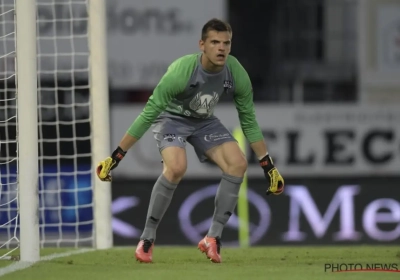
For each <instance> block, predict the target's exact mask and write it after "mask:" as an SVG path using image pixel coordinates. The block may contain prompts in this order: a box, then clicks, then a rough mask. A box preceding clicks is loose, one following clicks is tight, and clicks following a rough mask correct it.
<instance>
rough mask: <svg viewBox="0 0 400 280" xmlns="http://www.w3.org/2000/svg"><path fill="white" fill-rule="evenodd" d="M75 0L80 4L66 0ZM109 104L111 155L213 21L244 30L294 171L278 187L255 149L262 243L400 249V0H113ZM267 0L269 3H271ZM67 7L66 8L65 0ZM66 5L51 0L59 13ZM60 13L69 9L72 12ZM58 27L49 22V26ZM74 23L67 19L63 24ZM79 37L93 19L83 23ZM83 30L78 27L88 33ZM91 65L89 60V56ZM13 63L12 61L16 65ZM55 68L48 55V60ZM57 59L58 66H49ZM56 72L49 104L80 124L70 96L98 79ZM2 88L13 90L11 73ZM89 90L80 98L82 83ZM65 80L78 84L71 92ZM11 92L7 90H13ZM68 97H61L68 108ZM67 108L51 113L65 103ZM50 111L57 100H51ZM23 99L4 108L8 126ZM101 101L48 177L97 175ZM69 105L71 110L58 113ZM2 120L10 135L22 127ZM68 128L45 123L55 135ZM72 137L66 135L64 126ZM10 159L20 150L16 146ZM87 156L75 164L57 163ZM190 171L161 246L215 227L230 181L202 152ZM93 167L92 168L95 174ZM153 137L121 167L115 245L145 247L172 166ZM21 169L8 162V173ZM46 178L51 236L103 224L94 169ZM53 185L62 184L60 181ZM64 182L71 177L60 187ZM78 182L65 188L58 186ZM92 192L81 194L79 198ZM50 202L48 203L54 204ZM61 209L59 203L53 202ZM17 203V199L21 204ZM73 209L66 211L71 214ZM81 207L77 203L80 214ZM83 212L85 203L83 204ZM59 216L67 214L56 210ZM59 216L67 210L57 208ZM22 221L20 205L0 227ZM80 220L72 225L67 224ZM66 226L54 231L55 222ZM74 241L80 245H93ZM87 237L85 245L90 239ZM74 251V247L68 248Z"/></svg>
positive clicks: (46, 131)
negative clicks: (161, 180)
mask: <svg viewBox="0 0 400 280" xmlns="http://www.w3.org/2000/svg"><path fill="white" fill-rule="evenodd" d="M66 2H68V1H66ZM107 3H108V4H109V5H108V10H107V13H108V15H107V16H108V32H109V33H108V62H109V84H110V88H109V102H110V110H111V111H110V112H111V120H110V126H111V135H104V137H110V139H111V143H112V145H111V149H113V147H115V146H116V145H117V144H118V141H119V140H120V137H121V136H122V135H123V133H124V132H125V130H126V129H127V128H128V126H129V125H130V123H131V122H132V121H133V120H134V118H135V117H136V116H137V115H138V114H139V112H140V110H141V109H142V107H143V106H144V102H146V100H147V99H148V97H149V96H150V94H151V93H152V90H153V88H154V87H155V86H156V84H157V82H158V80H159V79H160V77H161V76H162V75H163V73H164V71H165V69H166V67H167V66H168V64H169V63H171V62H172V61H173V60H174V59H176V58H178V57H179V56H181V55H184V54H187V53H192V52H197V51H198V48H197V43H198V40H199V38H200V30H201V27H202V25H203V24H204V23H205V22H206V21H207V20H208V19H209V18H211V17H220V18H223V19H226V20H227V21H229V22H230V23H231V25H232V28H233V47H232V55H234V56H236V57H237V58H238V59H239V60H240V61H241V63H242V64H243V66H244V67H245V68H246V69H247V71H248V73H249V75H250V77H251V79H252V82H253V87H254V101H255V104H256V109H257V115H258V121H259V123H260V125H261V127H262V129H263V132H264V135H265V138H266V140H267V143H268V146H269V151H270V153H271V155H272V156H273V158H274V159H275V161H276V164H277V166H278V167H279V169H280V171H281V173H282V175H283V176H284V178H285V179H286V185H287V187H286V192H285V194H284V195H282V196H279V197H272V198H267V197H265V195H264V191H265V181H264V179H263V173H262V170H261V169H260V168H259V166H258V165H257V161H256V160H255V157H254V155H253V154H252V153H251V152H250V150H249V149H248V161H249V171H248V176H249V177H248V180H249V182H248V188H249V192H248V199H249V201H248V202H249V209H250V210H249V211H250V215H249V221H250V243H251V245H254V246H255V245H289V244H290V245H294V244H296V245H310V244H321V245H335V244H351V245H353V244H398V243H399V241H400V200H399V198H400V126H399V122H400V3H399V2H398V1H394V0H379V1H378V0H359V1H357V0H263V1H261V2H260V1H257V0H247V1H239V0H230V1H227V0H212V1H195V0H162V1H161V0H159V1H133V0H108V1H107ZM261 3H262V5H261ZM260 5H261V6H260ZM60 9H61V10H62V7H61V8H60ZM51 13H52V11H50V10H46V7H45V6H43V10H42V11H41V15H42V16H43V17H44V18H45V17H46V16H47V15H51ZM58 15H60V16H62V15H63V13H62V12H60V13H59V14H58ZM46 28H48V29H47V30H50V28H49V27H48V26H47V27H46V26H45V25H44V26H43V27H42V32H46ZM57 28H60V29H62V28H63V27H62V26H61V25H60V26H59V27H57ZM75 28H76V30H75V29H74V30H75V31H76V32H77V34H79V32H80V31H82V30H84V29H85V26H84V25H82V26H80V25H79V24H77V25H76V26H75ZM75 31H74V32H75ZM75 59H77V60H76V63H77V64H79V58H77V57H76V58H75ZM7 63H11V62H10V61H7V60H5V62H4V63H3V62H2V63H1V64H0V67H3V70H2V71H3V72H4V71H6V70H5V69H7V67H8V66H7ZM43 63H45V62H43ZM43 65H44V64H43ZM72 76H73V78H65V77H62V78H59V79H58V80H54V76H52V77H51V78H48V77H47V78H46V76H45V75H43V76H41V78H40V79H41V80H40V83H41V85H42V87H54V83H56V84H57V87H58V88H59V90H58V92H57V95H56V96H58V98H54V92H53V93H51V94H48V95H46V94H45V93H43V94H41V101H42V103H43V104H47V105H48V107H42V108H41V114H42V117H43V118H44V120H46V119H48V120H51V119H53V118H55V117H57V118H59V119H58V121H62V120H69V119H71V112H69V111H68V104H70V103H71V100H70V99H71V98H70V97H68V96H71V94H72V95H73V96H74V97H73V100H79V101H80V102H82V103H85V102H86V100H87V99H88V91H87V88H85V87H84V86H83V87H78V86H79V85H80V84H82V85H87V83H88V82H87V76H85V75H79V74H75V75H72ZM0 83H2V86H1V88H3V89H11V88H12V87H13V84H12V83H10V84H7V80H2V81H0ZM71 84H73V85H74V87H75V89H74V90H73V91H72V92H71V89H69V87H70V85H71ZM64 88H65V89H64ZM6 92H7V90H6ZM56 102H58V103H57V104H56ZM63 104H64V105H66V106H65V108H64V109H60V110H58V111H57V110H53V111H52V110H51V109H49V108H50V107H51V106H52V105H54V106H58V107H59V108H63V106H62V105H63ZM49 106H50V107H49ZM9 109H10V107H7V105H4V104H3V105H2V107H0V117H1V118H2V120H5V119H6V118H7V116H8V114H9V113H7V112H6V110H9ZM88 110H89V106H80V107H76V108H75V110H74V112H75V113H74V117H75V122H78V123H79V125H78V126H77V127H75V129H74V128H73V129H69V128H68V127H67V126H65V127H64V128H63V130H62V133H63V137H64V138H65V139H76V138H80V141H79V142H78V141H75V140H74V141H72V140H70V141H61V142H59V143H58V146H55V145H53V144H52V143H51V142H43V143H42V146H41V147H42V148H41V155H42V156H46V157H45V158H43V163H44V165H43V166H44V167H43V168H44V169H45V170H47V171H46V172H47V174H51V173H52V172H53V173H58V174H61V173H62V172H64V171H65V172H68V170H69V169H70V168H71V164H78V169H79V170H80V169H82V170H88V166H89V165H90V157H89V156H88V155H90V153H91V146H90V140H89V139H86V140H85V137H88V135H89V133H90V132H89V131H90V130H89V128H90V123H89V122H88V115H89V112H88ZM55 112H58V113H57V116H55V114H56V113H55ZM216 115H217V116H218V117H220V118H221V120H222V121H223V122H224V123H225V124H226V125H227V126H228V127H229V128H230V129H232V130H233V129H235V128H236V127H237V125H238V123H237V118H236V111H235V108H234V105H233V103H232V100H231V96H226V97H225V98H224V99H223V100H221V101H220V103H219V105H218V106H217V108H216ZM6 130H7V128H6V127H4V126H3V127H2V137H3V138H4V137H10V133H12V132H11V129H8V131H7V132H6ZM56 130H57V129H56V128H55V126H52V125H42V127H41V131H42V133H43V135H42V137H44V138H46V135H47V136H48V137H55V136H56ZM57 133H58V132H57ZM1 148H2V149H1V155H2V158H8V157H10V156H12V155H13V153H14V151H15V146H13V145H11V144H7V145H5V144H4V143H3V144H2V147H1ZM59 150H61V151H64V152H65V154H72V153H78V155H79V154H81V156H75V157H74V160H76V161H74V162H73V163H71V160H69V159H67V158H59V157H58V158H57V160H55V159H54V158H52V155H55V154H56V153H57V152H58V151H59ZM188 160H189V166H188V171H187V174H186V176H185V179H184V181H183V182H182V183H181V185H180V187H179V189H178V191H177V192H176V193H175V196H174V200H173V201H172V204H171V207H170V209H169V210H168V212H167V214H166V215H165V218H164V220H163V221H162V224H161V225H160V227H159V231H158V232H159V234H158V240H157V244H158V245H193V244H196V243H197V242H198V240H199V239H200V238H201V237H202V236H203V235H204V234H205V232H206V229H207V227H208V224H209V221H210V219H211V216H212V212H213V194H214V193H215V189H216V185H217V184H218V182H219V180H220V173H219V171H218V170H217V169H216V168H215V167H214V166H209V165H203V164H200V163H199V162H198V160H197V158H196V157H195V154H194V152H193V150H192V148H191V147H188ZM90 168H91V167H90V166H89V169H90ZM161 168H162V166H161V163H160V158H159V154H158V151H157V147H156V144H155V142H154V141H153V139H152V135H151V133H147V134H146V135H145V136H144V138H143V139H142V140H141V141H140V142H139V143H138V144H137V145H136V146H135V147H134V148H133V149H132V150H131V151H130V152H129V154H128V155H127V157H126V159H124V162H123V163H122V164H121V165H120V166H119V167H118V169H117V170H116V171H115V172H114V173H113V176H114V181H113V183H112V199H113V202H112V209H111V211H112V215H113V218H112V227H113V238H114V245H115V246H127V245H129V246H133V245H136V244H137V242H138V238H139V236H140V234H141V230H142V228H143V226H144V222H145V215H146V211H147V204H148V201H149V197H150V193H151V187H152V185H153V183H154V182H155V180H156V178H157V177H158V176H159V174H160V172H161ZM7 172H10V170H8V171H5V170H2V173H7ZM57 178H58V179H57V180H59V181H57V180H56V181H54V178H53V177H52V176H51V175H49V176H47V177H46V176H43V177H41V182H40V186H41V188H43V189H47V190H49V192H47V194H48V195H47V196H43V197H41V203H42V204H41V205H43V207H44V208H43V209H44V210H43V209H42V210H43V211H44V212H41V213H42V214H41V222H42V223H43V224H44V225H48V226H45V227H43V228H42V230H43V233H45V234H49V236H51V234H52V232H54V231H56V232H57V233H58V235H57V240H56V243H54V242H53V243H50V244H49V245H50V246H51V245H54V244H57V245H63V244H62V240H60V239H59V236H60V235H59V232H58V231H60V230H62V231H63V232H64V234H65V235H64V236H67V235H68V233H69V232H73V233H74V234H76V233H77V230H78V231H82V233H81V234H80V235H79V234H78V235H79V236H80V237H79V238H81V239H80V240H79V242H80V241H82V244H85V241H87V240H86V239H85V238H83V236H85V234H84V232H85V231H90V230H91V226H92V225H91V223H90V222H88V223H85V221H92V219H93V217H92V209H91V207H81V206H80V204H82V205H88V201H89V202H90V201H91V191H90V188H89V189H88V188H87V186H88V185H90V180H91V174H90V173H86V175H85V174H83V175H80V176H78V177H76V176H75V177H71V176H63V175H62V174H61V175H60V176H59V177H57ZM52 179H53V180H52ZM60 182H61V183H60ZM61 187H63V188H66V189H78V188H83V189H82V191H79V192H75V193H74V194H73V197H72V195H70V196H68V193H64V195H62V196H61V195H53V196H51V195H50V194H51V192H50V191H51V190H54V193H57V190H58V188H61ZM76 195H78V196H79V197H76ZM46 203H47V204H46ZM46 205H48V206H49V207H48V208H46V207H45V206H46ZM7 207H8V206H7ZM61 208H62V209H64V210H65V211H62V212H60V209H61ZM68 209H69V210H68ZM77 209H79V211H77ZM54 211H56V212H54ZM53 212H54V213H53ZM9 220H10V211H9V208H7V209H6V210H5V211H4V212H2V215H1V216H0V223H1V224H5V223H7V222H8V221H9ZM61 220H62V221H64V222H66V224H67V223H68V224H69V225H73V224H74V223H78V222H79V223H81V224H80V225H81V226H80V227H79V229H77V227H76V226H68V225H66V226H64V227H62V228H61V227H60V221H61ZM53 224H54V225H55V226H52V225H53ZM223 241H224V242H223V244H226V245H238V244H239V237H238V219H237V217H236V216H233V217H232V219H231V220H230V222H229V225H228V226H227V229H226V230H225V232H224V236H223ZM79 242H76V239H74V242H72V244H74V245H81V244H80V243H79ZM78 243H79V244H78ZM66 245H70V243H69V244H66Z"/></svg>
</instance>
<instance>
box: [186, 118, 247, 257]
mask: <svg viewBox="0 0 400 280" xmlns="http://www.w3.org/2000/svg"><path fill="white" fill-rule="evenodd" d="M210 132H211V133H210ZM196 134H197V135H196V136H197V137H193V138H192V139H190V141H189V142H191V144H192V145H193V146H194V147H195V149H196V152H197V155H198V156H199V158H200V160H202V161H203V160H204V159H205V158H208V159H209V160H211V161H213V162H214V163H216V164H217V165H218V166H219V168H220V169H221V170H222V172H223V174H222V179H221V182H220V185H219V187H218V190H217V194H216V196H215V209H214V215H213V219H212V224H211V227H210V229H209V231H208V233H207V235H206V237H205V238H204V239H203V240H201V241H200V242H199V245H198V247H199V249H200V250H201V251H202V252H204V253H206V254H207V257H208V258H209V259H211V261H213V262H221V256H220V247H221V242H220V238H221V236H222V231H223V229H224V226H225V225H226V223H227V222H228V220H229V218H230V217H231V215H232V213H233V212H234V210H235V207H236V205H237V201H238V196H239V189H240V185H241V183H242V181H243V176H244V173H245V172H246V169H247V161H246V158H245V156H244V154H243V152H242V151H241V150H240V148H239V146H238V144H237V142H236V141H235V139H234V138H233V136H232V135H231V134H230V132H229V131H228V130H227V129H226V128H225V127H224V126H223V125H222V124H221V123H220V122H219V121H218V120H216V121H214V123H213V124H212V125H209V126H207V129H206V130H205V131H199V132H198V133H196ZM188 140H189V139H188Z"/></svg>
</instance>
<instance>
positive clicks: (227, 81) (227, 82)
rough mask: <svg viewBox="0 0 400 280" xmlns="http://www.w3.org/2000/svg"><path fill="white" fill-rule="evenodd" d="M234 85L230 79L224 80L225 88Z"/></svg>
mask: <svg viewBox="0 0 400 280" xmlns="http://www.w3.org/2000/svg"><path fill="white" fill-rule="evenodd" d="M232 87H233V83H232V81H229V80H225V81H224V88H229V89H231V88H232Z"/></svg>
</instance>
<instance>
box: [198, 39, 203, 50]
mask: <svg viewBox="0 0 400 280" xmlns="http://www.w3.org/2000/svg"><path fill="white" fill-rule="evenodd" d="M199 49H200V50H201V51H204V41H203V40H199Z"/></svg>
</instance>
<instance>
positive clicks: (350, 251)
mask: <svg viewBox="0 0 400 280" xmlns="http://www.w3.org/2000/svg"><path fill="white" fill-rule="evenodd" d="M65 251H66V250H65V249H61V250H58V249H43V250H42V255H50V254H55V253H60V252H62V253H64V252H65ZM153 260H154V263H152V264H141V263H138V262H136V261H135V259H134V248H113V249H110V250H103V251H92V252H88V253H83V254H77V255H71V256H67V257H62V258H56V259H53V260H48V261H42V262H39V263H37V264H35V265H33V266H31V267H29V268H26V269H23V270H20V271H17V272H13V273H9V274H6V275H4V276H3V277H0V279H4V280H6V279H9V280H11V279H13V280H16V279H18V280H25V279H29V280H80V279H84V280H91V279H94V280H109V279H116V280H128V279H129V280H132V279H146V280H152V279H165V280H172V279H173V280H180V279H194V280H195V279H201V280H204V279H207V280H209V279H217V280H223V279H227V280H234V279H273V280H287V279H299V280H303V279H306V280H314V279H315V280H321V279H360V280H361V279H385V280H386V279H387V280H390V279H400V273H397V272H383V271H380V272H378V271H375V272H370V271H368V272H343V273H342V272H341V273H334V272H331V271H330V270H328V271H325V265H326V264H343V263H345V264H351V263H352V264H356V263H360V264H373V263H378V264H396V265H397V266H398V269H400V247H396V246H358V247H254V248H248V249H239V248H224V247H223V248H222V260H223V263H221V264H214V263H211V262H210V261H209V260H207V259H206V257H205V255H204V254H201V253H200V252H199V251H197V249H196V247H195V246H194V247H162V246H158V247H157V246H156V247H155V248H154V253H153ZM15 263H16V262H15V261H6V260H3V261H1V268H0V272H1V271H2V270H4V269H6V268H7V265H12V264H15ZM399 272H400V270H399Z"/></svg>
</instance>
